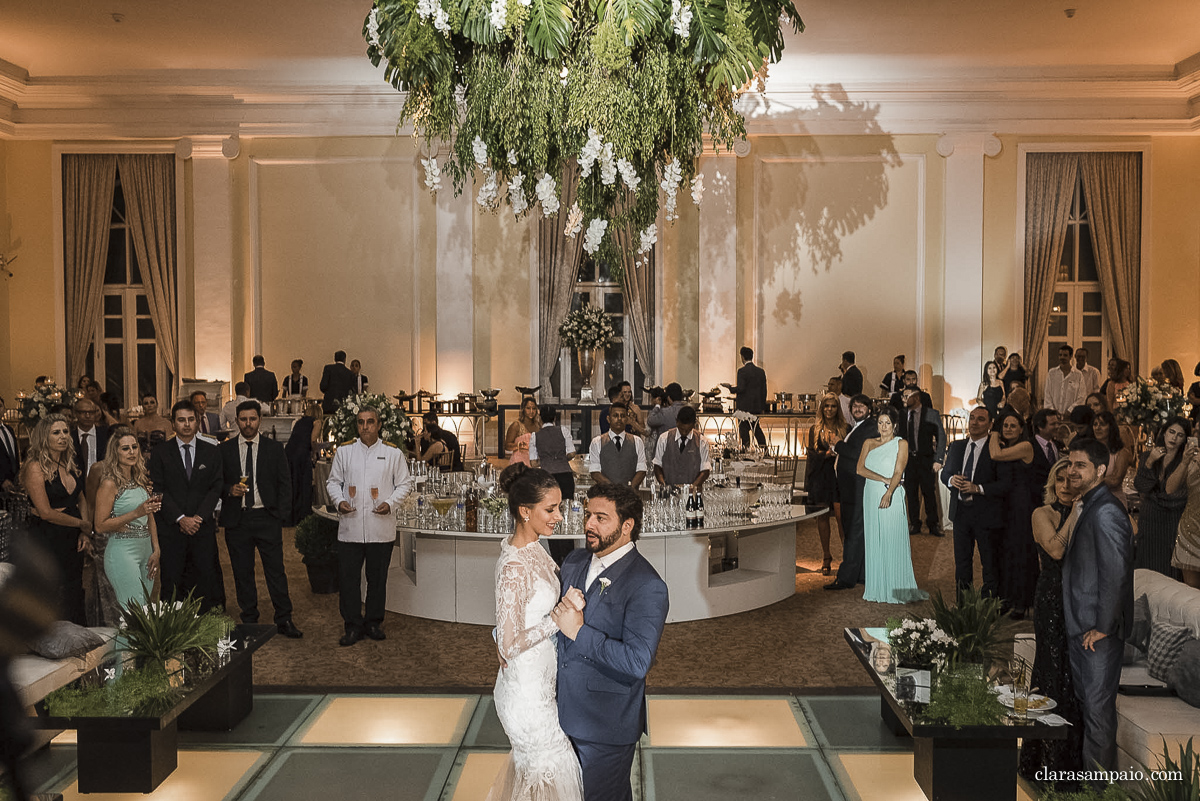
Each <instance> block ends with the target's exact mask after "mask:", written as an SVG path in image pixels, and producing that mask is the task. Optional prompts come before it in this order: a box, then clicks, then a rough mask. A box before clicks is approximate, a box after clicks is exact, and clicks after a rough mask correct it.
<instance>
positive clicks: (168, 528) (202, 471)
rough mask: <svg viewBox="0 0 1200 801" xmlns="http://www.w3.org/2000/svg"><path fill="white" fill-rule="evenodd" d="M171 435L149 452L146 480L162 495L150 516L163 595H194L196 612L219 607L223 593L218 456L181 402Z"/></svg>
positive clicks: (193, 410)
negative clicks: (155, 527)
mask: <svg viewBox="0 0 1200 801" xmlns="http://www.w3.org/2000/svg"><path fill="white" fill-rule="evenodd" d="M171 424H172V425H173V426H174V428H175V437H174V438H173V439H169V440H167V441H166V442H164V443H162V444H160V445H159V446H158V447H157V448H155V449H154V450H153V452H151V454H150V480H151V481H152V482H154V491H155V492H158V493H161V494H162V496H163V498H162V508H161V509H160V510H159V511H158V512H157V514H156V515H155V521H156V523H157V525H158V542H159V549H160V550H161V551H162V556H161V559H160V561H159V569H160V572H161V574H162V597H163V598H164V599H169V598H172V597H177V598H183V597H184V596H186V595H187V594H188V593H189V592H192V591H194V592H195V594H196V596H197V597H199V598H200V599H201V608H203V609H204V610H205V611H208V610H209V609H221V610H223V608H224V605H225V604H224V600H225V589H224V585H223V581H222V578H221V568H220V562H219V561H218V556H217V520H216V508H217V501H219V500H220V499H221V486H222V485H221V478H222V476H221V454H220V451H218V449H217V446H216V445H213V444H211V443H209V442H206V441H204V440H202V439H200V438H199V437H197V436H196V428H197V419H196V407H195V406H193V405H192V402H191V401H190V400H181V401H178V402H176V404H175V405H174V406H173V407H171Z"/></svg>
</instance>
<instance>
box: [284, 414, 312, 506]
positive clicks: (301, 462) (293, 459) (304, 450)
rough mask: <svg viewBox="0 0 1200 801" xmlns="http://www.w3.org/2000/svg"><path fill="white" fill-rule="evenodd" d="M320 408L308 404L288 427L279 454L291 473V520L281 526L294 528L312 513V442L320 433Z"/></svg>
mask: <svg viewBox="0 0 1200 801" xmlns="http://www.w3.org/2000/svg"><path fill="white" fill-rule="evenodd" d="M320 417H321V406H320V404H318V403H317V402H316V401H310V402H309V403H308V404H307V408H306V409H305V410H304V415H303V416H302V417H301V418H300V419H299V420H297V421H296V424H295V425H294V426H292V434H291V436H289V437H288V441H287V444H286V445H284V446H283V452H284V454H286V455H287V460H288V469H290V470H291V473H292V518H291V520H289V521H287V523H285V525H288V526H296V525H299V524H300V521H301V520H303V519H304V518H306V517H308V516H309V515H310V514H312V505H313V442H314V441H315V440H316V438H317V436H318V435H319V434H320V431H321V426H320Z"/></svg>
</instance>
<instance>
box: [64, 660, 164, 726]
mask: <svg viewBox="0 0 1200 801" xmlns="http://www.w3.org/2000/svg"><path fill="white" fill-rule="evenodd" d="M182 693H183V690H182V689H176V688H173V687H172V686H171V683H170V678H169V677H168V675H167V672H166V670H165V669H164V668H163V666H162V665H161V664H157V665H147V666H146V667H144V668H140V669H136V670H135V669H126V670H125V671H124V672H123V673H122V674H121V675H120V676H117V677H116V678H115V679H113V680H112V681H110V682H108V683H106V684H99V685H96V686H92V687H82V688H79V687H62V688H60V689H58V690H55V691H54V692H52V693H50V694H49V695H47V696H46V711H47V712H49V713H50V715H51V716H52V717H56V718H102V717H124V716H143V715H145V716H150V715H157V714H161V713H162V712H164V711H166V710H168V709H170V708H171V707H172V706H174V705H175V702H176V701H178V700H179V697H180V696H181V695H182Z"/></svg>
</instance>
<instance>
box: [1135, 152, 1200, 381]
mask: <svg viewBox="0 0 1200 801" xmlns="http://www.w3.org/2000/svg"><path fill="white" fill-rule="evenodd" d="M1150 188H1151V196H1150V203H1149V204H1148V211H1149V214H1150V231H1149V234H1150V247H1151V250H1150V260H1151V263H1152V265H1153V269H1152V270H1151V272H1150V275H1149V281H1147V282H1145V283H1143V287H1144V288H1145V289H1146V291H1147V292H1148V294H1149V296H1150V297H1149V304H1148V307H1149V308H1151V309H1153V314H1151V315H1150V318H1149V320H1146V321H1144V329H1143V330H1144V331H1145V335H1146V336H1147V337H1148V340H1149V341H1148V342H1147V343H1146V345H1147V347H1145V348H1144V350H1145V351H1146V353H1147V355H1148V356H1149V359H1150V362H1149V363H1150V364H1157V363H1159V362H1161V361H1163V360H1164V359H1178V360H1179V363H1180V364H1181V365H1182V367H1183V375H1184V377H1185V379H1186V382H1185V385H1190V384H1191V382H1192V381H1193V380H1195V379H1193V378H1192V377H1191V376H1192V371H1193V369H1194V368H1195V366H1196V363H1197V362H1198V361H1200V139H1197V138H1195V137H1156V138H1155V139H1154V140H1153V144H1152V151H1151V171H1150ZM1142 307H1143V308H1147V304H1145V303H1144V304H1143V306H1142ZM1142 371H1143V372H1145V373H1149V372H1150V367H1149V365H1143V367H1142Z"/></svg>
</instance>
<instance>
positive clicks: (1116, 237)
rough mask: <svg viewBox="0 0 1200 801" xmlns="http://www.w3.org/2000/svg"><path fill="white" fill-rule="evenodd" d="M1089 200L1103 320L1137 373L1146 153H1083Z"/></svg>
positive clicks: (1081, 159) (1082, 169) (1081, 162)
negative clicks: (1144, 154) (1143, 179)
mask: <svg viewBox="0 0 1200 801" xmlns="http://www.w3.org/2000/svg"><path fill="white" fill-rule="evenodd" d="M1079 169H1080V173H1081V176H1082V178H1083V197H1084V199H1085V200H1086V201H1087V208H1088V222H1089V224H1090V228H1091V231H1092V248H1093V249H1094V250H1095V253H1096V272H1097V273H1098V275H1099V278H1100V294H1101V295H1102V296H1103V298H1104V316H1105V317H1106V318H1107V319H1108V328H1109V331H1111V332H1112V338H1113V343H1114V344H1115V345H1116V350H1117V355H1119V356H1120V357H1121V358H1122V359H1125V360H1126V361H1128V362H1129V363H1130V364H1131V365H1133V371H1134V374H1135V375H1136V374H1137V355H1138V304H1139V302H1140V291H1139V287H1138V282H1139V276H1140V275H1141V253H1142V154H1141V153H1082V154H1080V156H1079Z"/></svg>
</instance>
